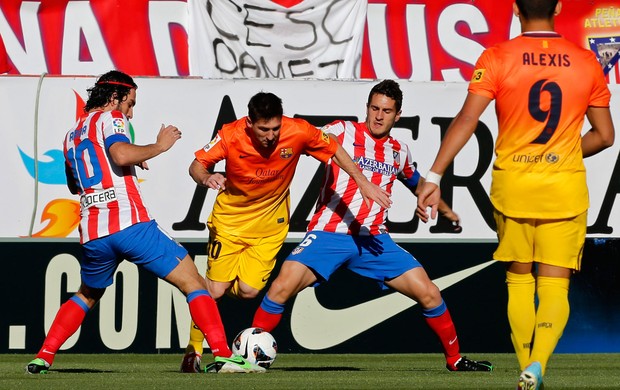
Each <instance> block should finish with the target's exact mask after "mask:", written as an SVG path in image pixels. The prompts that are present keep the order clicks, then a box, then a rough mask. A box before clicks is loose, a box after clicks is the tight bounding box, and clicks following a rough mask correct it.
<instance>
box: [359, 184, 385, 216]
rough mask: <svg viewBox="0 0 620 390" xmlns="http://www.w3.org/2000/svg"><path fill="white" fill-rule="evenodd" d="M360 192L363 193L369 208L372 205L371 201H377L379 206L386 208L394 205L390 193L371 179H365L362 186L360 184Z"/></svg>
mask: <svg viewBox="0 0 620 390" xmlns="http://www.w3.org/2000/svg"><path fill="white" fill-rule="evenodd" d="M360 194H362V198H363V199H364V202H365V203H366V206H368V208H370V206H371V201H375V202H377V203H378V204H379V206H381V207H383V208H386V209H388V208H390V206H392V199H390V193H389V192H387V191H386V190H384V189H383V188H381V187H379V186H378V185H376V184H374V183H371V182H369V181H365V182H364V183H363V184H362V186H360Z"/></svg>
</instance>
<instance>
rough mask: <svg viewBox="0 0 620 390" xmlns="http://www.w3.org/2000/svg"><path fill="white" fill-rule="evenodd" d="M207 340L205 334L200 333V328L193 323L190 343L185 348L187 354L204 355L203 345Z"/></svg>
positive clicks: (190, 330) (190, 331)
mask: <svg viewBox="0 0 620 390" xmlns="http://www.w3.org/2000/svg"><path fill="white" fill-rule="evenodd" d="M204 339H205V336H204V334H202V332H201V331H200V328H198V327H197V326H196V324H194V321H192V326H191V327H190V329H189V343H188V344H187V348H185V353H188V352H196V353H198V354H200V355H202V343H203V341H204Z"/></svg>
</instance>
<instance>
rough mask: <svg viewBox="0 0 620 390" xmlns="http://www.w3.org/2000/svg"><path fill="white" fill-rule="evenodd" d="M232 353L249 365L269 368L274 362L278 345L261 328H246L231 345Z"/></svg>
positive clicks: (269, 334)
mask: <svg viewBox="0 0 620 390" xmlns="http://www.w3.org/2000/svg"><path fill="white" fill-rule="evenodd" d="M232 352H233V353H234V354H235V355H239V356H243V357H244V358H245V359H246V360H247V361H249V362H250V363H254V364H257V365H259V366H261V367H264V368H269V366H271V365H272V364H273V361H274V360H276V356H277V354H278V344H277V343H276V339H274V338H273V336H272V335H271V333H269V332H267V331H266V330H263V329H261V328H247V329H244V330H242V331H241V332H239V334H238V335H237V336H236V337H235V339H234V340H233V343H232Z"/></svg>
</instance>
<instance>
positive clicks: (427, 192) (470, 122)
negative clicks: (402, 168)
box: [416, 93, 491, 219]
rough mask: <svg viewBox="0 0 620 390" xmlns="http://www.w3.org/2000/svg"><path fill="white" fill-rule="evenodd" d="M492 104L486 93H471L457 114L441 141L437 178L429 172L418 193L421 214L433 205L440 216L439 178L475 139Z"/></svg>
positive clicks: (435, 168) (433, 215) (433, 169)
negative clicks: (471, 139)
mask: <svg viewBox="0 0 620 390" xmlns="http://www.w3.org/2000/svg"><path fill="white" fill-rule="evenodd" d="M489 103H491V99H490V98H488V97H486V96H481V95H475V94H473V93H468V94H467V98H465V102H464V103H463V107H462V108H461V111H460V112H459V113H458V114H457V115H456V117H455V118H454V120H453V121H452V123H450V126H449V127H448V130H447V131H446V136H445V137H444V139H443V140H442V141H441V146H440V147H439V152H437V157H436V158H435V162H434V163H433V166H432V167H431V169H430V171H431V172H432V173H433V174H434V176H435V177H433V180H430V177H428V175H427V178H426V179H427V181H426V183H424V184H422V187H421V188H420V194H419V195H418V207H417V209H416V212H417V213H421V212H424V213H425V212H426V210H427V209H428V208H429V207H430V208H431V218H432V219H435V218H437V210H438V207H439V201H440V200H441V190H440V189H439V179H440V178H441V176H442V175H443V173H444V172H445V170H446V169H447V168H448V166H449V165H450V164H451V163H452V161H453V160H454V157H456V155H457V154H458V152H459V151H460V150H461V149H462V148H463V146H465V144H466V143H467V141H468V140H469V139H470V138H471V136H472V134H473V133H474V131H476V127H477V126H478V119H479V118H480V115H482V113H483V112H484V110H485V109H486V108H487V106H488V105H489Z"/></svg>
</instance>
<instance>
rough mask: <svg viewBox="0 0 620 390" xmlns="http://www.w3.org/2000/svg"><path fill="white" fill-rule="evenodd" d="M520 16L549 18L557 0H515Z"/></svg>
mask: <svg viewBox="0 0 620 390" xmlns="http://www.w3.org/2000/svg"><path fill="white" fill-rule="evenodd" d="M515 2H516V3H517V8H519V12H520V13H521V16H523V18H524V19H526V20H539V19H551V18H553V13H554V12H555V7H556V6H557V5H558V0H516V1H515Z"/></svg>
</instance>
